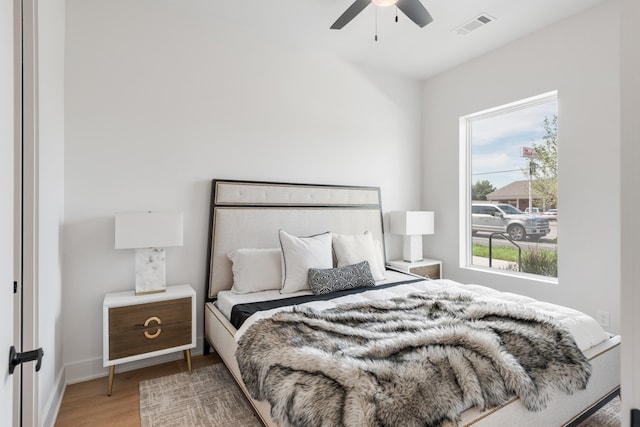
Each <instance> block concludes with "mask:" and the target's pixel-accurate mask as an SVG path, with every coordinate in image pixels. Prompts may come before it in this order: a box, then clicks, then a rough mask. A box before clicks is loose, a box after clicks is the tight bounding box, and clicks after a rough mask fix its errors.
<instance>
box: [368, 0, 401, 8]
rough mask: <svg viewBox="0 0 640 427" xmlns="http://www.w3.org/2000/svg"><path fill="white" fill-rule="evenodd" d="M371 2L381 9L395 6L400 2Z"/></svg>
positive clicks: (393, 0)
mask: <svg viewBox="0 0 640 427" xmlns="http://www.w3.org/2000/svg"><path fill="white" fill-rule="evenodd" d="M371 1H372V2H373V4H375V5H376V6H379V7H388V6H393V5H394V4H396V3H398V0H371Z"/></svg>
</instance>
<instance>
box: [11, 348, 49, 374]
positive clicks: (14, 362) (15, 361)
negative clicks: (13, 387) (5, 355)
mask: <svg viewBox="0 0 640 427" xmlns="http://www.w3.org/2000/svg"><path fill="white" fill-rule="evenodd" d="M43 356H44V351H43V350H42V348H38V349H36V350H32V351H25V352H24V353H17V352H16V348H15V347H14V346H11V349H10V350H9V374H13V371H14V370H15V369H16V366H18V365H20V364H21V363H24V362H32V361H34V360H35V361H36V372H38V371H39V370H40V367H41V366H42V357H43Z"/></svg>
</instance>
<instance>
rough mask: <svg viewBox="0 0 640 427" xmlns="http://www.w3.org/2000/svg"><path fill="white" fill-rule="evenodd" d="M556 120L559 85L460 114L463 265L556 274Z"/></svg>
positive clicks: (517, 271) (551, 276) (548, 275)
mask: <svg viewBox="0 0 640 427" xmlns="http://www.w3.org/2000/svg"><path fill="white" fill-rule="evenodd" d="M557 120H558V98H557V92H551V93H547V94H543V95H540V96H536V97H533V98H529V99H525V100H522V101H518V102H514V103H512V104H508V105H504V106H500V107H496V108H492V109H490V110H486V111H481V112H478V113H474V114H471V115H468V116H465V117H462V118H461V119H460V145H461V150H460V153H461V160H460V165H461V170H462V171H465V173H463V174H461V183H460V188H461V192H460V193H461V201H462V203H461V206H463V209H462V212H461V217H460V222H461V227H462V229H463V230H464V232H463V233H461V235H462V239H461V248H462V251H461V256H462V261H463V262H462V264H463V265H464V266H473V267H483V268H487V267H488V268H491V269H497V270H503V271H508V272H512V273H514V274H522V273H526V274H535V275H538V276H544V277H545V278H549V279H556V278H557V277H558V221H557V212H558V210H557V209H558V192H557V176H558V174H557V165H558V154H557V153H558V138H557V136H558V132H557ZM519 249H520V252H519Z"/></svg>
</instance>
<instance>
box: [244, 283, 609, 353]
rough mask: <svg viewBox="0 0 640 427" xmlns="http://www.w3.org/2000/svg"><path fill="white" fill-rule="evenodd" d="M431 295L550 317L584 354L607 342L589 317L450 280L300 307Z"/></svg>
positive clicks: (251, 319)
mask: <svg viewBox="0 0 640 427" xmlns="http://www.w3.org/2000/svg"><path fill="white" fill-rule="evenodd" d="M423 291H433V292H436V293H443V292H444V293H447V294H450V295H453V296H455V295H474V296H476V297H478V298H482V299H486V300H490V301H494V302H502V303H516V304H520V305H523V306H526V307H529V308H532V309H535V310H538V311H541V312H542V313H544V314H546V315H548V316H550V317H552V318H553V319H555V320H556V321H557V322H559V323H560V324H561V325H563V326H564V327H565V328H566V329H567V330H568V331H569V332H570V333H571V334H572V335H573V337H574V339H575V341H576V344H577V345H578V347H579V348H580V350H582V351H584V350H586V349H588V348H590V347H593V346H594V345H596V344H598V343H601V342H602V341H604V340H606V339H608V338H609V336H608V335H607V333H605V331H604V330H603V329H602V327H601V326H600V324H599V323H598V322H596V320H595V319H593V318H592V317H590V316H588V315H586V314H584V313H582V312H580V311H577V310H574V309H571V308H568V307H564V306H560V305H556V304H550V303H546V302H542V301H538V300H535V299H533V298H529V297H526V296H522V295H518V294H513V293H509V292H499V291H496V290H495V289H491V288H488V287H486V286H480V285H464V284H461V283H458V282H454V281H452V280H446V279H440V280H424V281H420V282H416V283H410V284H403V285H398V286H394V287H391V288H386V289H375V288H372V289H371V290H370V291H366V292H361V293H359V294H353V295H347V296H344V297H340V298H335V299H332V300H329V301H316V302H309V303H305V304H302V306H307V307H311V308H313V309H315V310H326V309H328V308H333V307H335V306H336V305H338V304H345V303H354V302H361V301H367V300H384V299H391V298H395V297H399V296H405V295H408V294H411V293H414V292H423ZM292 308H293V306H288V307H279V308H275V309H272V310H266V311H259V312H257V313H255V314H253V315H252V316H251V317H249V318H248V319H247V320H246V321H245V322H244V324H243V325H242V326H241V327H240V329H238V331H237V332H236V334H235V340H236V342H237V341H238V340H239V339H240V337H241V336H242V334H243V333H244V332H245V331H246V330H247V329H248V328H249V327H250V326H251V325H252V324H253V323H255V322H257V321H258V320H260V319H264V318H267V317H270V316H272V315H273V314H275V313H277V312H279V311H284V310H291V309H292Z"/></svg>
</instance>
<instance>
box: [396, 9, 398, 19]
mask: <svg viewBox="0 0 640 427" xmlns="http://www.w3.org/2000/svg"><path fill="white" fill-rule="evenodd" d="M396 22H398V6H396Z"/></svg>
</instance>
